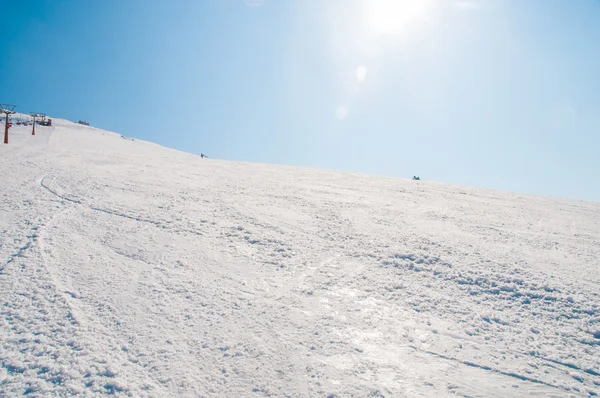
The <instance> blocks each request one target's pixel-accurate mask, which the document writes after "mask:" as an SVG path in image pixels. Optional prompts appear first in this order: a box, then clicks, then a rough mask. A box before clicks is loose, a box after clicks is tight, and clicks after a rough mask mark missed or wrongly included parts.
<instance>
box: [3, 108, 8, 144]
mask: <svg viewBox="0 0 600 398" xmlns="http://www.w3.org/2000/svg"><path fill="white" fill-rule="evenodd" d="M4 143H5V144H8V113H7V114H6V124H4Z"/></svg>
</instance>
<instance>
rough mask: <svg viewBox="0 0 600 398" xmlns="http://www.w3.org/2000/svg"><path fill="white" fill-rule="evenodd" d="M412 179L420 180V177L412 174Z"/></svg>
mask: <svg viewBox="0 0 600 398" xmlns="http://www.w3.org/2000/svg"><path fill="white" fill-rule="evenodd" d="M413 180H415V181H421V177H417V176H413Z"/></svg>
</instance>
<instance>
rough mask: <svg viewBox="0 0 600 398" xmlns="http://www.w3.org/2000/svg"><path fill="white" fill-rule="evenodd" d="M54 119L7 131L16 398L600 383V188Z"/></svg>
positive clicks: (8, 308)
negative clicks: (480, 176)
mask: <svg viewBox="0 0 600 398" xmlns="http://www.w3.org/2000/svg"><path fill="white" fill-rule="evenodd" d="M53 124H54V126H53V127H40V128H38V129H37V135H36V136H31V134H30V127H23V126H14V127H13V128H12V129H11V131H10V134H11V135H10V144H9V145H2V146H0V170H1V171H0V172H1V176H0V186H1V188H2V189H1V191H0V315H1V316H0V319H1V321H0V338H1V351H0V364H1V367H0V396H2V397H10V396H18V395H19V396H20V395H22V394H24V393H27V394H30V396H40V397H42V396H44V397H45V396H71V395H72V396H96V395H103V394H114V395H116V396H132V397H144V396H148V397H150V396H152V397H165V396H170V397H198V396H202V397H263V396H273V397H384V396H385V397H405V396H406V397H416V396H421V397H443V396H461V397H463V396H468V397H515V396H523V397H524V396H543V397H553V396H554V397H567V396H575V397H579V396H582V397H586V396H590V395H596V394H600V296H599V293H600V204H598V203H586V202H577V201H567V200H559V199H551V198H544V197H531V196H523V195H517V194H510V193H503V192H495V191H489V190H483V189H471V188H466V187H457V186H450V185H444V184H437V183H430V182H424V181H421V182H418V181H410V180H401V179H392V178H382V177H373V176H368V175H360V174H348V173H338V172H331V171H321V170H313V169H308V168H294V167H280V166H265V165H258V164H244V163H236V162H225V161H218V160H212V159H200V157H197V156H192V155H189V154H185V153H181V152H177V151H174V150H170V149H166V148H163V147H160V146H158V145H154V144H151V143H147V142H142V141H138V140H133V139H128V138H126V137H121V136H120V135H118V134H114V133H109V132H105V131H102V130H98V129H94V128H90V127H85V126H81V125H77V124H74V123H71V122H67V121H64V120H59V119H53ZM0 127H2V128H3V125H0ZM424 161H426V160H424Z"/></svg>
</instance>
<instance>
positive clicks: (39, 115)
mask: <svg viewBox="0 0 600 398" xmlns="http://www.w3.org/2000/svg"><path fill="white" fill-rule="evenodd" d="M30 115H31V117H32V118H33V130H32V131H31V135H35V119H37V118H38V117H39V118H42V120H43V119H44V118H45V117H46V114H45V113H31V114H30Z"/></svg>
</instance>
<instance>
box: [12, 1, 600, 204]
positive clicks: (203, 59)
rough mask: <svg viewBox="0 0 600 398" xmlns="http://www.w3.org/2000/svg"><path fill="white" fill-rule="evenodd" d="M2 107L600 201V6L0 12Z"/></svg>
mask: <svg viewBox="0 0 600 398" xmlns="http://www.w3.org/2000/svg"><path fill="white" fill-rule="evenodd" d="M0 4H1V5H2V8H1V9H0V18H1V20H2V23H0V33H1V37H2V38H3V44H4V46H3V48H2V49H1V50H0V76H1V82H2V84H1V86H0V102H2V103H15V104H17V106H18V107H17V109H16V110H17V111H21V112H36V111H37V112H45V113H47V114H49V115H52V116H54V117H61V118H66V119H70V120H74V121H77V120H79V119H83V120H86V121H88V122H90V123H91V124H92V125H93V126H96V127H100V128H104V129H107V130H111V131H116V132H119V133H121V134H123V135H128V136H133V137H137V138H140V139H145V140H149V141H153V142H157V143H159V144H162V145H165V146H168V147H172V148H176V149H180V150H184V151H187V152H192V153H196V154H199V153H201V152H204V153H206V154H207V155H209V156H210V157H214V158H222V159H230V160H240V161H253V162H262V163H279V164H290V165H300V166H311V167H319V168H330V169H337V170H345V171H356V172H365V173H372V174H380V175H388V176H396V177H405V178H410V177H412V176H413V175H418V176H420V177H421V179H423V180H432V181H440V182H448V183H453V184H461V185H471V186H479V187H487V188H493V189H501V190H509V191H515V192H522V193H533V194H540V195H551V196H558V197H566V198H575V199H585V200H593V201H600V128H599V126H600V0H528V1H523V0H463V1H454V0H263V1H261V0H187V1H186V0H173V1H164V0H163V1H154V0H102V1H99V0H98V1H95V0H89V1H88V0H20V1H7V0H6V1H5V0H0Z"/></svg>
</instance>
